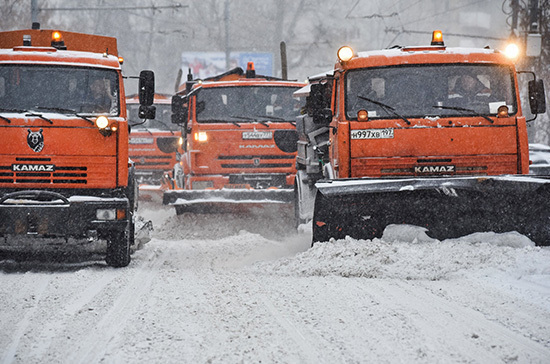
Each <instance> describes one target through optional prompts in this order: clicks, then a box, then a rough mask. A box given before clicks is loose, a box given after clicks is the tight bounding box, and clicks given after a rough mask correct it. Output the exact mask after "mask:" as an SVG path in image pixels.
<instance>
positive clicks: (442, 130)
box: [330, 47, 529, 178]
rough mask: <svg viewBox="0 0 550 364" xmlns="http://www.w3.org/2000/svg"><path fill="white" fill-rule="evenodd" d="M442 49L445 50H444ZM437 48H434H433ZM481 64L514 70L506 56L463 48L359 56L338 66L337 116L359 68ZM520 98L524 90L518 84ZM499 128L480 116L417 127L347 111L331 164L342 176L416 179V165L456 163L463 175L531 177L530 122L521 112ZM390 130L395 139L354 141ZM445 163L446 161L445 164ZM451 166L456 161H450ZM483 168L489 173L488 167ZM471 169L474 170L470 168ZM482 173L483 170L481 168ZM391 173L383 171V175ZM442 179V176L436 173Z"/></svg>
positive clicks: (336, 122)
mask: <svg viewBox="0 0 550 364" xmlns="http://www.w3.org/2000/svg"><path fill="white" fill-rule="evenodd" d="M439 48H441V49H439ZM432 49H433V48H432ZM452 63H458V64H476V63H492V64H502V65H507V66H512V67H513V63H512V62H511V61H510V60H509V59H507V58H506V57H505V56H504V55H503V54H501V53H499V52H497V51H494V50H479V49H478V50H472V49H460V48H447V49H445V48H444V47H437V48H436V49H435V50H430V47H423V48H415V47H410V48H406V49H405V50H402V49H391V50H383V51H374V52H363V53H359V56H358V57H355V58H353V59H352V60H350V61H348V62H345V63H337V64H336V66H335V77H336V82H335V87H338V88H339V92H337V93H336V94H337V95H338V99H337V100H336V102H337V103H338V105H337V106H336V105H334V104H333V112H334V111H335V110H336V109H337V110H344V107H345V91H344V90H345V84H344V80H343V79H344V77H343V75H344V74H345V72H347V71H349V70H353V69H360V68H369V67H383V66H398V65H407V66H409V65H414V64H419V65H421V64H452ZM514 82H515V85H516V86H515V87H516V88H515V90H514V91H515V95H516V99H517V100H519V96H518V95H519V90H518V89H517V80H516V79H515V75H514ZM492 119H494V122H493V123H490V122H489V121H488V120H486V119H484V118H481V117H478V116H468V115H460V116H459V117H456V116H455V117H449V118H437V120H432V119H428V118H422V119H415V118H409V121H410V122H411V125H407V124H406V123H405V121H404V120H402V119H397V118H396V119H384V120H369V121H365V122H358V121H348V120H346V118H345V115H344V113H343V112H340V114H339V115H335V117H334V118H333V121H332V124H331V125H332V126H333V127H335V128H337V130H338V132H337V133H336V134H335V135H332V136H331V142H332V144H331V147H330V148H331V150H330V153H331V163H332V165H333V166H334V167H335V171H336V173H337V176H338V177H340V178H346V177H362V176H372V177H379V176H382V175H384V176H386V175H415V174H414V168H413V167H414V166H416V165H419V162H418V161H419V160H424V161H429V160H433V161H435V162H420V164H422V165H434V164H439V165H441V164H445V163H447V164H453V165H456V168H457V169H458V170H459V171H460V172H459V173H458V174H486V175H498V174H517V173H523V174H525V173H528V165H529V161H528V142H527V131H526V123H525V118H524V117H523V116H521V106H520V105H519V102H518V112H517V113H516V114H515V115H513V116H511V117H508V118H494V117H493V118H492ZM384 128H389V129H392V130H393V132H394V137H393V138H390V139H355V140H354V139H350V134H349V133H350V130H362V129H364V130H368V129H384ZM442 161H443V162H442ZM444 161H451V162H444ZM482 167H483V168H482ZM468 168H470V169H468ZM476 168H477V169H476ZM382 170H383V171H385V172H381V171H382ZM434 174H441V173H434Z"/></svg>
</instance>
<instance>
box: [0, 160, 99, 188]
mask: <svg viewBox="0 0 550 364" xmlns="http://www.w3.org/2000/svg"><path fill="white" fill-rule="evenodd" d="M28 160H29V159H28V158H27V159H24V158H17V162H26V161H28ZM33 161H34V163H22V165H25V166H31V169H32V168H33V167H35V168H36V166H40V165H42V164H40V163H36V160H33ZM40 162H49V158H44V159H41V160H40ZM13 168H14V167H13V165H9V166H0V183H48V184H56V185H63V184H75V183H77V184H86V183H88V180H87V177H88V173H87V170H88V168H87V167H79V166H55V170H54V171H53V172H48V171H44V170H27V169H28V168H23V170H13Z"/></svg>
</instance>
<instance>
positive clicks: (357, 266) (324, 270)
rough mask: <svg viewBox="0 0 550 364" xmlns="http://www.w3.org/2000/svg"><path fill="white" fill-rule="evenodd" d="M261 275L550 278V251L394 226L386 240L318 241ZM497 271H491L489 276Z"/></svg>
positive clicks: (512, 239) (504, 237)
mask: <svg viewBox="0 0 550 364" xmlns="http://www.w3.org/2000/svg"><path fill="white" fill-rule="evenodd" d="M252 269H253V270H256V271H257V272H264V273H265V272H271V274H278V275H287V276H343V277H366V278H382V279H387V278H394V279H405V280H450V279H454V278H459V277H465V276H468V275H472V274H480V275H484V274H492V273H495V271H496V272H507V273H508V274H513V275H515V276H517V277H521V276H522V275H524V274H530V275H532V274H543V275H550V250H549V249H544V248H540V247H535V246H534V244H533V243H532V242H531V240H529V239H528V238H526V237H525V236H523V235H520V234H518V233H507V234H495V233H476V234H472V235H469V236H466V237H463V238H459V239H448V240H444V241H439V240H436V239H432V238H430V237H428V236H427V235H426V234H425V232H424V230H423V229H421V228H415V227H408V226H393V227H390V228H388V229H386V231H385V233H384V235H383V237H382V239H374V240H372V241H370V240H356V239H352V238H349V237H348V238H346V239H342V240H336V241H335V240H332V241H330V242H328V243H317V244H315V245H314V246H313V247H312V248H311V249H309V250H307V251H305V252H303V253H300V254H298V255H296V256H294V257H291V258H284V259H280V260H277V261H272V262H262V263H258V264H256V265H255V266H254V267H253V268H252ZM489 272H492V273H489Z"/></svg>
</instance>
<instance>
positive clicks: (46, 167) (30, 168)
mask: <svg viewBox="0 0 550 364" xmlns="http://www.w3.org/2000/svg"><path fill="white" fill-rule="evenodd" d="M11 170H12V171H14V172H54V171H55V165H54V164H12V165H11Z"/></svg>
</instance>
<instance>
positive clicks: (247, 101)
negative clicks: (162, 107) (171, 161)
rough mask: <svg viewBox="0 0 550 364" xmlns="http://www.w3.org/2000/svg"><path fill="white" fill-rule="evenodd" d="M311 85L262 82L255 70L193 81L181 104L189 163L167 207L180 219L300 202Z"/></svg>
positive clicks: (179, 172)
mask: <svg viewBox="0 0 550 364" xmlns="http://www.w3.org/2000/svg"><path fill="white" fill-rule="evenodd" d="M303 86H304V84H303V83H299V82H294V81H287V80H282V79H276V78H272V77H266V76H259V75H256V74H255V72H254V69H253V64H250V63H249V69H247V71H246V72H244V71H243V70H242V69H241V68H236V69H233V70H231V71H228V72H226V73H224V74H221V75H219V76H215V77H211V78H208V79H204V80H195V81H193V80H192V76H188V82H187V83H186V84H185V85H184V86H183V87H182V90H180V92H178V94H176V95H175V96H174V97H173V101H172V107H173V109H172V111H173V118H174V119H173V120H174V122H176V123H178V124H180V125H181V127H182V141H183V143H182V146H181V151H180V153H181V160H180V162H179V163H178V164H176V166H175V168H174V171H173V175H172V178H171V179H170V180H169V181H168V182H169V184H170V186H169V187H170V189H169V190H167V191H165V192H164V203H165V204H170V205H174V206H175V207H176V211H177V212H178V213H181V212H184V211H187V210H195V209H196V208H198V209H207V208H208V207H209V206H212V205H214V206H216V207H220V206H222V205H228V204H229V205H231V204H247V203H259V204H267V203H290V202H292V193H293V189H292V187H293V184H294V175H295V172H296V169H295V157H296V140H297V135H296V129H295V118H296V116H297V114H298V113H299V112H300V108H301V104H300V102H299V100H296V99H294V98H293V93H294V92H295V91H296V90H298V89H299V88H301V87H303Z"/></svg>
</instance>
